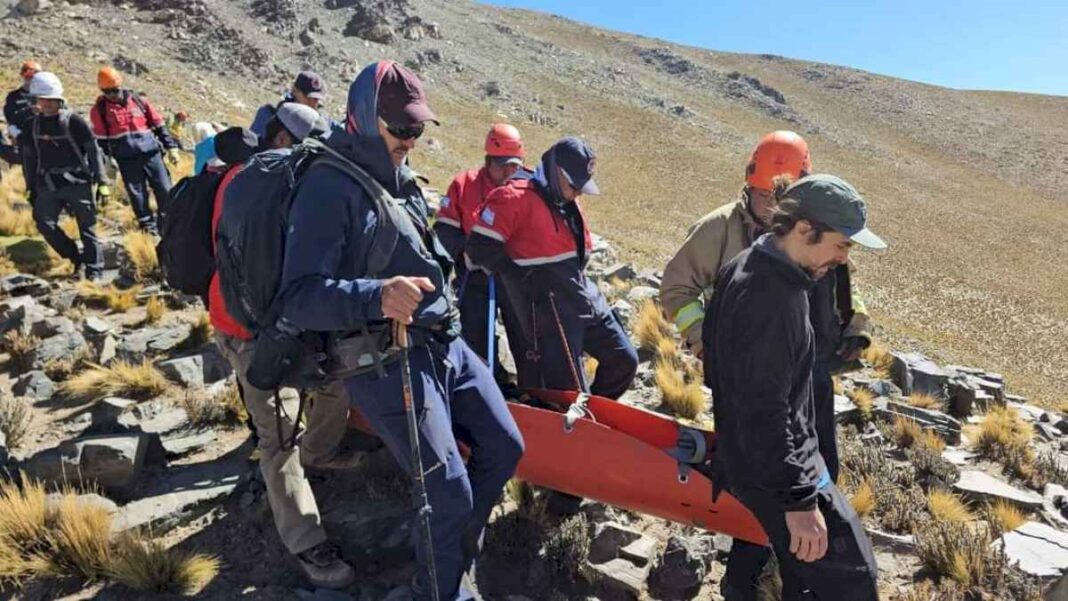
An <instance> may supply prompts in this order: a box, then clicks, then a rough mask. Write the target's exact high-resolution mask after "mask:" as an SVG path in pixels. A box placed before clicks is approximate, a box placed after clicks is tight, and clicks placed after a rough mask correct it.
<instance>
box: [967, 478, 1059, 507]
mask: <svg viewBox="0 0 1068 601" xmlns="http://www.w3.org/2000/svg"><path fill="white" fill-rule="evenodd" d="M953 488H955V489H956V490H958V491H960V492H961V493H963V494H965V495H969V496H972V497H980V498H986V499H995V500H996V499H1004V500H1006V501H1011V502H1013V503H1015V504H1017V505H1019V506H1021V507H1024V508H1026V509H1041V508H1042V502H1043V499H1042V495H1040V494H1038V493H1036V492H1032V491H1029V490H1024V489H1022V488H1017V487H1015V486H1013V485H1011V484H1008V483H1006V482H1002V481H1001V480H998V479H997V478H995V477H993V476H991V475H989V474H987V473H984V472H980V471H976V470H969V471H963V472H961V473H960V480H957V483H956V484H954V485H953Z"/></svg>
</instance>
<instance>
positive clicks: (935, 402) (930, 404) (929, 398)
mask: <svg viewBox="0 0 1068 601" xmlns="http://www.w3.org/2000/svg"><path fill="white" fill-rule="evenodd" d="M905 401H906V402H908V404H909V405H912V406H913V407H919V408H920V409H935V410H939V411H940V410H941V409H942V405H943V404H942V400H941V399H939V398H938V397H936V396H934V395H930V394H927V393H923V392H918V393H914V394H912V395H911V396H909V397H908V398H907V399H905Z"/></svg>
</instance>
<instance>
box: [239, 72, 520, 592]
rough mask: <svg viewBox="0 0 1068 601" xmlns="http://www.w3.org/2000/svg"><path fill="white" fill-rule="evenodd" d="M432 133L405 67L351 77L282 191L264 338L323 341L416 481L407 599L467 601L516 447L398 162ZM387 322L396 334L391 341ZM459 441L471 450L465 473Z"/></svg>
mask: <svg viewBox="0 0 1068 601" xmlns="http://www.w3.org/2000/svg"><path fill="white" fill-rule="evenodd" d="M437 122H438V121H437V117H436V116H435V115H434V113H433V112H432V111H431V109H430V106H429V105H428V104H427V98H426V94H425V92H424V90H423V84H422V82H421V81H419V78H418V77H416V75H415V74H414V73H412V72H411V71H409V70H408V69H406V68H404V67H402V66H401V65H399V64H398V63H396V62H394V61H389V60H383V61H379V62H376V63H371V64H370V65H367V66H366V67H365V68H364V69H363V70H362V71H361V72H360V73H359V75H358V76H357V77H356V79H355V81H353V83H352V85H351V86H350V88H349V93H348V102H347V115H346V119H345V124H344V127H338V128H335V129H334V130H333V131H331V132H330V136H329V137H328V138H327V139H326V140H325V146H324V147H323V149H322V152H323V153H324V157H325V158H324V159H322V160H315V161H312V162H311V164H310V166H308V167H307V169H306V170H305V171H304V172H303V173H302V175H301V177H300V179H299V180H298V181H297V182H296V184H295V188H294V190H293V195H292V197H291V198H292V208H291V209H290V211H289V216H288V220H287V225H286V229H285V231H286V232H287V233H286V236H285V258H284V262H283V268H282V275H281V283H280V287H279V292H278V295H277V296H276V301H275V302H276V303H277V304H278V308H279V311H278V315H279V319H278V324H277V328H275V329H277V330H278V332H280V333H281V332H283V330H284V332H298V333H313V334H316V335H325V336H327V337H329V338H330V339H332V340H335V341H336V342H337V344H336V345H335V346H332V347H331V348H332V349H335V350H334V351H333V352H334V353H335V355H336V357H337V359H338V361H340V362H343V363H349V364H351V365H353V366H354V368H353V369H352V370H351V373H350V374H349V375H346V376H345V377H344V383H345V388H346V389H347V390H348V394H349V397H350V399H351V402H352V403H353V405H354V406H356V407H357V408H358V409H359V410H360V411H361V412H362V413H363V415H364V416H365V417H366V418H367V421H368V422H369V424H370V426H371V427H372V428H373V429H374V431H375V432H376V433H377V434H378V435H379V436H380V437H381V438H382V440H383V442H384V443H385V445H386V447H387V448H388V449H389V450H390V453H391V454H392V455H393V458H394V459H395V460H396V461H397V463H398V464H399V465H400V466H401V467H402V469H404V471H405V472H407V473H408V474H409V475H411V476H412V477H413V478H418V477H419V474H422V482H423V486H424V487H425V491H426V495H425V496H426V500H427V501H426V505H425V506H423V505H422V501H421V500H420V504H421V509H423V507H431V508H432V511H430V512H429V516H428V521H429V533H430V534H429V536H430V537H431V540H427V533H426V532H424V531H423V530H419V531H417V536H416V545H417V546H416V563H417V568H418V570H417V573H416V575H415V578H414V579H413V582H412V585H411V595H412V597H413V598H415V599H420V600H424V599H432V598H433V595H434V586H435V585H436V587H437V592H438V593H439V599H441V600H443V601H463V600H467V599H478V598H480V597H478V594H477V587H476V586H475V584H474V582H473V581H472V579H471V577H470V574H469V570H470V569H471V568H473V566H474V562H475V559H476V558H477V556H478V553H479V550H480V548H481V541H482V533H483V530H484V528H485V525H486V522H487V521H488V519H489V516H490V512H491V510H492V509H493V506H494V505H495V504H496V502H497V500H498V498H499V497H500V494H501V492H502V491H503V489H504V486H505V484H506V483H507V482H508V480H509V479H510V478H511V477H512V475H513V474H514V473H515V469H516V465H517V464H518V463H519V459H520V457H521V456H522V454H523V439H522V435H521V434H520V432H519V429H518V427H517V426H516V424H515V421H514V420H513V419H512V416H511V413H510V412H509V411H508V407H507V403H506V402H505V400H504V397H503V396H502V395H501V392H500V390H498V388H497V386H496V385H495V383H494V381H493V375H492V373H491V372H490V369H489V367H487V366H486V364H485V363H484V362H483V361H482V359H481V358H480V357H479V356H478V355H476V354H475V353H474V351H472V350H471V348H470V347H468V345H467V344H466V343H465V342H464V340H463V339H462V338H461V337H460V336H459V316H458V312H457V310H456V306H455V304H454V301H453V299H452V295H451V294H450V291H449V288H448V278H449V274H450V272H451V269H452V261H451V258H450V257H449V254H448V252H446V250H445V249H444V247H442V245H441V243H440V242H439V241H438V239H437V237H436V236H435V235H434V232H433V230H432V228H431V226H430V223H429V211H428V207H427V203H426V200H425V198H424V196H423V191H422V190H421V189H420V187H419V182H418V179H417V178H416V177H415V174H414V173H413V172H412V170H411V169H409V168H408V166H407V164H406V163H407V160H406V159H407V157H408V154H409V152H411V150H412V149H413V148H415V145H416V141H417V140H418V139H419V137H420V136H421V135H422V134H423V132H424V129H425V128H426V126H427V124H428V123H434V124H437ZM227 202H228V203H229V194H228V200H227ZM224 213H225V210H224ZM223 219H224V220H225V219H226V215H225V214H224V216H223ZM394 322H395V323H399V324H402V325H404V326H405V328H404V334H406V335H405V336H394V335H393V327H392V324H393V323H394ZM398 334H399V332H398ZM271 335H276V334H271ZM260 338H261V336H260V335H258V336H257V341H256V344H257V345H259V344H260V343H261V340H260ZM276 338H278V337H277V336H276ZM402 342H404V343H407V345H406V346H404V348H405V349H407V350H406V352H405V351H402V350H401V346H402V345H401V344H400V343H402ZM408 391H410V393H409V392H408ZM406 398H407V399H409V400H410V403H409V404H408V407H409V408H410V411H411V412H412V413H411V414H410V415H409V412H408V411H406V409H405V405H406V404H405V401H406ZM409 417H412V418H414V419H413V421H414V422H415V425H416V426H417V427H416V430H417V435H416V436H415V437H413V438H409V434H410V433H411V432H410V430H409V426H410V425H411V423H412V422H410V421H409ZM460 443H463V444H464V445H465V446H467V448H468V449H470V450H471V454H470V457H469V460H468V462H467V463H466V465H465V463H464V460H463V457H462V456H461V454H460V448H459V444H460ZM416 446H418V449H416V448H415V447H416ZM416 453H418V454H416ZM421 496H422V495H418V497H420V499H421ZM423 515H424V516H426V514H425V513H424V514H423ZM431 564H433V566H434V569H433V576H432V575H431V569H430V566H431Z"/></svg>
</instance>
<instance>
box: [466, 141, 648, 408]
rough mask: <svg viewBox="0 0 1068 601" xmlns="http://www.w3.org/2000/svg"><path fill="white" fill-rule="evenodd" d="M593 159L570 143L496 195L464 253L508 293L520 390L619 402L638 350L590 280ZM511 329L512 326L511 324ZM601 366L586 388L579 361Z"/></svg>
mask: <svg viewBox="0 0 1068 601" xmlns="http://www.w3.org/2000/svg"><path fill="white" fill-rule="evenodd" d="M596 161H597V158H596V155H595V154H594V152H593V149H591V148H590V147H589V146H588V145H587V144H586V143H585V142H583V141H582V140H579V139H578V138H572V137H567V138H563V139H561V140H559V141H558V142H556V143H555V144H553V145H552V147H550V148H549V150H547V151H546V152H545V154H543V155H542V157H541V163H540V164H539V165H538V167H537V169H536V171H535V172H534V173H533V174H530V175H527V176H523V175H522V174H520V175H519V176H516V177H513V178H512V179H510V180H508V182H507V183H506V184H505V185H504V186H501V187H499V188H497V189H496V190H494V191H492V192H490V194H489V196H488V197H487V198H486V202H485V204H484V206H483V207H482V209H481V211H480V212H479V217H478V221H477V222H476V223H475V224H474V226H473V227H472V228H471V234H470V236H469V237H468V240H467V245H466V250H465V252H466V254H467V256H468V257H469V258H470V259H471V262H472V263H473V264H475V265H478V266H481V267H483V268H485V269H486V270H488V271H489V272H490V273H491V274H492V275H493V276H496V278H497V280H498V283H499V284H501V286H502V287H503V288H504V294H503V302H504V303H507V305H508V309H507V310H506V311H505V314H506V315H509V314H511V315H514V316H515V317H514V320H513V323H509V322H508V321H506V322H505V324H506V328H507V331H508V341H509V344H510V345H511V347H512V354H513V355H514V356H515V359H516V366H517V369H518V371H519V387H520V388H551V389H558V390H581V391H584V392H590V393H592V394H595V395H599V396H604V397H608V398H611V399H618V398H619V397H620V396H622V394H623V393H624V392H626V390H627V389H628V388H630V385H631V383H632V382H633V380H634V374H635V373H636V371H637V368H638V353H637V351H636V350H635V349H634V346H633V345H632V344H631V342H630V339H629V338H628V336H627V333H626V332H625V331H624V329H623V326H622V324H621V323H620V321H619V319H618V318H617V317H616V315H615V314H614V313H613V312H612V310H611V308H610V307H609V306H608V301H607V300H606V299H605V297H604V294H602V292H601V290H600V288H598V287H597V284H596V283H595V282H594V281H593V280H591V279H590V278H588V277H586V274H585V268H586V263H587V261H588V259H589V255H590V251H591V249H592V242H591V239H590V231H589V227H588V225H587V222H586V216H585V214H584V213H583V212H582V208H581V206H580V205H579V203H578V197H579V196H581V195H583V194H598V193H599V191H598V188H597V185H596V184H595V183H594V180H593V172H594V168H595V166H596ZM513 325H514V326H515V327H513ZM583 353H586V354H589V355H590V356H592V357H594V358H595V359H597V361H598V364H597V372H596V374H595V375H594V378H593V382H591V383H587V382H586V375H585V373H584V370H583V369H582V354H583Z"/></svg>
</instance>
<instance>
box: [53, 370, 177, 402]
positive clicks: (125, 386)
mask: <svg viewBox="0 0 1068 601" xmlns="http://www.w3.org/2000/svg"><path fill="white" fill-rule="evenodd" d="M169 387H170V384H169V383H168V382H167V378H165V377H164V376H163V374H161V373H160V372H159V371H158V370H157V369H156V368H155V367H153V365H152V363H151V362H150V361H147V360H146V361H143V362H142V363H139V364H133V363H127V362H126V361H117V362H115V363H113V364H112V365H110V366H108V367H103V366H100V365H92V366H90V368H89V369H87V370H86V371H83V372H82V373H80V374H77V375H75V376H73V377H71V378H70V379H69V380H67V381H66V382H63V383H62V384H60V386H59V392H60V393H61V394H63V395H65V396H67V397H68V398H71V399H75V400H81V401H97V400H100V399H102V398H105V397H109V396H120V397H125V398H130V399H139V400H146V399H151V398H153V397H156V396H159V395H161V394H163V393H164V392H166V391H167V389H168V388H169Z"/></svg>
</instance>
